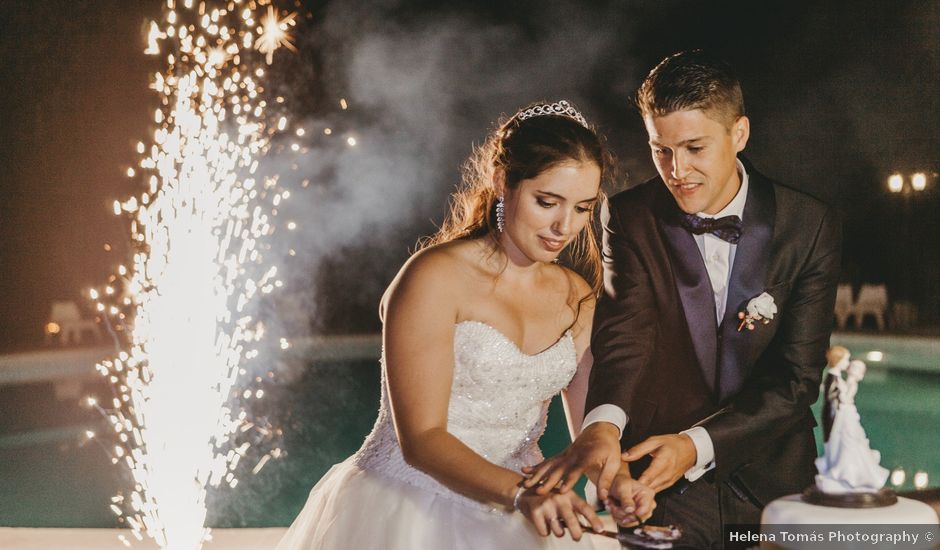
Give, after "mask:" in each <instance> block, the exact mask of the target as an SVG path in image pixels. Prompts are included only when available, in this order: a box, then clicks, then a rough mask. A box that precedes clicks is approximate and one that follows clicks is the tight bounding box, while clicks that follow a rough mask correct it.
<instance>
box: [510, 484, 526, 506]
mask: <svg viewBox="0 0 940 550" xmlns="http://www.w3.org/2000/svg"><path fill="white" fill-rule="evenodd" d="M524 492H525V485H521V484H520V485H519V488H518V489H516V496H514V497H512V509H513V510H516V511H518V512H521V511H522V510H520V509H519V499H521V498H522V493H524Z"/></svg>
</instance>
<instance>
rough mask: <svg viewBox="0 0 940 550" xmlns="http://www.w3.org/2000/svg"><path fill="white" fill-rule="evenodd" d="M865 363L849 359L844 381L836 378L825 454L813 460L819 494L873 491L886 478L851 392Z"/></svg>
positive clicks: (861, 375)
mask: <svg viewBox="0 0 940 550" xmlns="http://www.w3.org/2000/svg"><path fill="white" fill-rule="evenodd" d="M865 371H866V367H865V363H863V362H861V361H859V360H857V359H856V360H852V361H850V362H849V363H848V367H846V369H845V380H842V378H841V377H837V378H836V381H835V384H836V387H837V395H838V403H837V405H836V407H837V408H836V411H835V418H834V419H833V421H832V431H831V432H830V434H829V440H828V441H827V442H826V445H825V454H824V455H823V456H821V457H819V458H817V459H816V468H817V469H818V470H819V474H818V475H817V476H816V487H817V488H818V489H819V490H820V491H822V492H823V493H828V494H842V493H876V492H878V491H879V490H880V489H881V488H882V487H884V484H885V481H887V480H888V474H889V472H888V470H887V469H886V468H883V467H882V466H881V465H880V461H881V453H879V452H878V451H876V450H874V449H872V448H871V446H870V444H869V441H868V436H866V435H865V429H864V428H863V427H862V422H861V418H860V417H859V414H858V409H857V408H856V407H855V395H856V394H857V393H858V383H859V382H860V381H861V380H862V379H863V378H864V377H865Z"/></svg>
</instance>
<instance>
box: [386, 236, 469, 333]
mask: <svg viewBox="0 0 940 550" xmlns="http://www.w3.org/2000/svg"><path fill="white" fill-rule="evenodd" d="M480 250H481V245H480V243H479V242H477V241H472V240H459V241H451V242H447V243H441V244H438V245H434V246H429V247H427V248H424V249H422V250H419V251H418V252H415V253H414V254H413V255H412V256H411V257H410V258H408V261H406V262H405V264H404V265H402V267H401V269H399V270H398V274H397V275H395V278H394V279H393V280H392V282H391V284H390V285H388V288H387V289H386V291H385V294H384V295H383V296H382V302H381V304H380V306H379V315H380V317H381V318H382V319H384V318H385V312H386V310H387V308H388V306H389V303H390V302H391V301H392V300H399V299H404V300H411V299H422V300H424V299H430V300H436V301H438V303H439V304H440V305H441V306H442V307H446V306H447V304H449V303H451V304H456V303H457V301H458V300H459V299H460V297H461V296H462V294H463V292H462V291H463V290H464V289H466V288H467V282H468V280H469V278H470V277H472V276H473V274H474V272H475V271H477V270H478V269H479V267H478V259H477V258H478V257H479V255H480Z"/></svg>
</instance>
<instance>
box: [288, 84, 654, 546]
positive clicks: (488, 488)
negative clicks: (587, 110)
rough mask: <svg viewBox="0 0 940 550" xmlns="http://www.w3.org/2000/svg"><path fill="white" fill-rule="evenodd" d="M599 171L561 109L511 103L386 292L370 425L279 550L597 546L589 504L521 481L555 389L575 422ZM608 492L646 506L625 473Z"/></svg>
mask: <svg viewBox="0 0 940 550" xmlns="http://www.w3.org/2000/svg"><path fill="white" fill-rule="evenodd" d="M604 168H605V153H604V150H603V148H602V144H601V141H600V139H599V138H598V136H597V135H596V134H595V132H594V131H593V130H592V129H591V128H590V127H589V126H588V124H587V123H586V122H585V120H584V117H582V116H581V114H580V113H579V112H578V111H576V110H575V109H574V108H573V107H572V106H571V105H569V104H568V103H567V102H565V101H559V102H557V103H551V104H547V103H542V104H535V105H531V106H529V107H527V108H525V109H522V110H520V111H519V112H517V113H516V114H515V115H513V116H512V117H510V118H509V119H508V120H506V121H505V123H503V124H502V125H500V126H499V127H498V128H497V129H496V130H495V131H494V132H493V133H492V134H491V135H490V136H489V138H488V139H487V140H486V142H485V143H484V144H483V145H482V146H481V147H479V148H478V149H477V150H476V151H475V154H474V156H473V157H472V158H471V159H470V160H469V161H468V163H467V164H466V167H465V171H464V182H463V185H462V186H461V187H460V188H459V189H458V190H457V192H456V193H455V194H454V196H453V197H452V199H451V210H450V214H449V216H448V218H447V219H446V221H445V223H444V224H443V226H442V227H441V230H440V231H439V232H438V233H437V234H436V235H435V236H433V237H432V238H431V239H430V240H429V241H428V242H426V243H425V244H424V246H423V248H422V249H421V250H419V251H418V252H417V253H415V254H414V255H413V256H412V257H411V258H410V259H409V260H408V261H407V262H406V263H405V265H404V266H403V267H402V268H401V271H399V273H398V275H397V276H396V277H395V279H394V280H393V281H392V283H391V285H390V286H389V288H388V290H387V291H386V293H385V296H384V297H383V299H382V304H381V306H380V315H381V317H382V319H383V332H382V336H383V354H382V396H381V403H380V408H379V415H378V419H377V420H376V423H375V427H374V428H373V430H372V433H371V434H370V435H369V436H368V437H367V438H366V440H365V442H364V443H363V445H362V448H360V449H359V451H358V452H356V453H355V454H354V455H353V456H351V457H350V458H348V459H347V460H346V461H344V462H342V463H340V464H337V465H336V466H334V467H333V468H332V469H331V470H330V471H329V472H327V474H326V475H325V476H324V477H323V478H322V479H321V480H320V481H319V482H318V483H317V485H316V486H315V487H314V488H313V490H312V491H311V492H310V497H309V499H308V500H307V503H306V505H305V506H304V508H303V510H302V511H301V512H300V515H299V516H298V517H297V518H296V520H295V521H294V523H293V525H291V527H290V529H289V530H288V532H287V534H286V535H285V536H284V538H283V540H282V541H281V543H280V545H279V546H278V549H279V550H301V549H303V550H348V549H362V550H372V549H386V550H420V549H429V550H430V549H433V550H438V549H445V548H446V549H457V550H460V549H466V550H469V549H477V548H511V549H513V550H525V549H545V548H557V549H572V550H573V549H575V548H591V547H592V541H591V540H590V537H583V536H582V535H583V530H584V529H588V530H601V529H602V524H601V522H600V520H599V518H598V517H597V515H596V514H595V512H594V510H593V509H592V508H591V506H589V505H588V504H587V503H585V502H584V501H583V500H582V499H581V498H579V497H578V496H577V495H576V493H574V492H573V491H568V492H565V493H562V492H560V491H557V490H553V491H550V492H548V494H538V492H537V491H536V488H532V489H526V488H525V487H524V486H523V484H522V481H523V479H524V478H523V475H522V474H521V471H522V468H523V467H524V466H531V465H534V464H537V463H539V462H540V461H541V460H542V453H541V451H540V450H539V447H538V440H539V438H540V437H541V435H542V432H543V431H544V429H545V422H546V416H547V411H548V405H549V402H550V400H551V399H552V397H553V396H554V395H555V394H557V393H558V392H559V391H561V392H562V393H563V398H564V400H565V410H566V413H567V415H568V422H569V428H570V429H571V430H572V431H574V430H575V427H577V426H580V425H581V422H582V416H583V414H584V399H585V394H586V391H587V382H588V376H589V374H590V370H591V363H592V359H591V353H590V349H589V341H590V334H591V321H592V317H593V311H594V297H595V296H596V294H597V291H598V290H599V288H600V284H601V283H600V276H599V273H600V269H599V267H600V266H599V262H600V261H599V257H600V255H599V252H598V249H597V245H596V241H595V238H594V237H595V235H594V229H593V226H592V224H591V219H592V212H593V209H594V207H595V206H596V204H597V202H598V201H599V200H600V198H601V192H600V183H601V179H602V177H603V173H604ZM376 200H381V199H380V198H379V197H377V198H376ZM563 253H564V254H563ZM583 277H586V278H587V281H585V279H584V278H583ZM610 495H611V497H613V502H612V504H611V505H610V506H611V507H613V508H614V510H612V512H614V513H615V517H618V518H620V517H624V514H632V515H630V516H628V517H632V518H634V519H635V520H645V519H646V518H648V517H649V515H650V514H651V513H652V510H653V507H654V506H655V503H654V501H653V493H652V491H651V490H650V489H649V488H647V487H645V486H643V485H641V484H639V483H638V482H636V481H634V480H632V479H631V478H630V477H629V471H628V470H627V469H626V468H625V467H624V468H621V473H620V474H619V475H618V477H617V479H616V480H615V482H614V484H613V486H612V489H611V492H610ZM583 526H586V527H583ZM551 535H555V536H554V537H553V536H551ZM569 535H570V537H569Z"/></svg>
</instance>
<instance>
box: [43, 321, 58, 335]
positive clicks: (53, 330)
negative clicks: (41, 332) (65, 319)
mask: <svg viewBox="0 0 940 550" xmlns="http://www.w3.org/2000/svg"><path fill="white" fill-rule="evenodd" d="M59 330H61V329H60V328H59V325H58V324H57V323H48V324H46V333H47V334H59Z"/></svg>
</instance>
